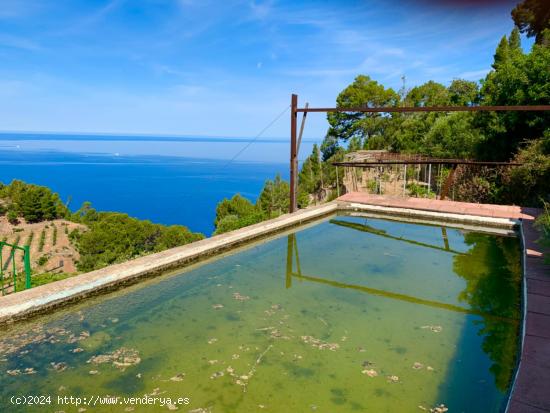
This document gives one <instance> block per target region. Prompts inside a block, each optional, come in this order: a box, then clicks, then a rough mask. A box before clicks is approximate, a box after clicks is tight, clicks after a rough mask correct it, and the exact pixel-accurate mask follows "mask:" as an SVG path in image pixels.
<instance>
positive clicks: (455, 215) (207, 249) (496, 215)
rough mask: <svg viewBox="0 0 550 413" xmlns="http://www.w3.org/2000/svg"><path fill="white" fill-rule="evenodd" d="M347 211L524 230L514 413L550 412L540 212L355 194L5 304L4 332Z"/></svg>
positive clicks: (548, 304) (549, 324) (547, 289)
mask: <svg viewBox="0 0 550 413" xmlns="http://www.w3.org/2000/svg"><path fill="white" fill-rule="evenodd" d="M339 211H343V212H350V211H360V212H365V213H371V214H376V215H381V216H387V217H397V218H399V217H401V218H408V219H415V220H425V221H430V222H432V223H433V222H437V223H448V224H450V226H453V225H454V226H457V227H461V226H462V227H465V228H468V227H479V226H483V227H488V228H494V229H495V230H497V229H498V230H500V231H509V230H512V229H514V228H518V227H519V228H520V229H521V234H522V238H523V239H522V241H523V251H524V286H525V287H526V288H524V293H525V296H524V310H525V317H524V328H523V339H522V346H521V347H522V348H521V357H520V361H519V367H518V370H517V374H516V378H515V380H514V384H513V387H512V391H511V396H510V401H509V404H508V407H507V412H509V413H518V412H550V394H548V392H547V391H546V390H547V387H548V384H549V383H550V269H549V268H550V266H548V265H545V264H544V261H543V258H542V249H541V247H540V246H539V245H538V244H536V240H537V238H538V232H537V230H536V229H535V228H534V226H533V222H534V219H535V218H536V216H537V215H538V213H540V211H539V210H536V209H532V208H521V207H516V206H502V205H487V204H470V203H462V202H454V201H439V200H433V199H420V198H400V199H398V198H389V197H383V196H375V195H374V196H373V195H368V194H358V193H350V194H346V195H344V196H342V197H340V198H338V199H337V200H336V201H333V202H330V203H327V204H324V205H320V206H315V207H311V208H307V209H303V210H300V211H298V212H296V213H294V214H287V215H283V216H281V217H278V218H275V219H272V220H269V221H265V222H262V223H259V224H255V225H251V226H249V227H245V228H241V229H239V230H236V231H232V232H229V233H226V234H222V235H218V236H214V237H211V238H207V239H204V240H201V241H198V242H194V243H192V244H187V245H184V246H182V247H177V248H173V249H170V250H167V251H163V252H160V253H156V254H151V255H147V256H143V257H139V258H136V259H134V260H131V261H128V262H125V263H121V264H116V265H112V266H109V267H106V268H103V269H101V270H97V271H93V272H90V273H86V274H81V275H77V276H74V277H71V278H67V279H65V280H61V281H57V282H53V283H50V284H46V285H43V286H39V287H35V288H33V289H30V290H26V291H22V292H19V293H17V294H11V295H8V296H4V297H0V325H5V324H10V323H14V322H15V321H17V320H21V319H25V318H30V317H32V316H34V315H37V314H40V313H45V312H49V311H51V310H52V309H54V308H56V307H60V306H64V305H67V304H70V303H75V302H79V301H81V300H82V299H84V298H86V297H88V296H94V295H98V294H101V293H105V292H108V291H112V290H115V289H117V288H120V287H122V286H125V285H129V284H133V283H136V282H138V281H139V280H141V279H143V278H149V277H154V276H157V275H161V274H164V273H166V272H168V271H170V270H175V269H177V268H182V267H185V266H187V265H189V264H192V263H196V262H199V261H203V260H206V259H208V258H211V257H213V256H217V255H221V254H222V253H225V252H228V251H230V250H233V249H235V248H237V247H239V246H242V245H245V244H248V243H251V242H254V241H258V240H261V239H263V238H267V237H270V236H273V235H275V234H278V233H281V232H283V231H285V230H289V229H291V228H293V227H297V226H300V225H302V224H305V223H307V222H311V221H315V220H318V219H321V218H323V217H326V216H329V215H332V214H335V213H337V212H339Z"/></svg>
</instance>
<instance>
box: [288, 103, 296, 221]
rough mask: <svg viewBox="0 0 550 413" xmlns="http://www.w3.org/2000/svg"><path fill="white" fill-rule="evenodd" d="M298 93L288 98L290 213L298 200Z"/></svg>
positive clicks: (294, 208) (293, 210)
mask: <svg viewBox="0 0 550 413" xmlns="http://www.w3.org/2000/svg"><path fill="white" fill-rule="evenodd" d="M297 108H298V95H295V94H292V97H291V99H290V207H289V212H290V213H291V214H292V213H293V212H296V210H297V209H298V200H297V196H296V192H297V191H296V181H297V178H298V176H297V174H298V153H297V149H298V145H297V143H298V142H297V140H296V138H297V133H296V132H297V128H296V126H297V125H296V124H297V116H298V112H297V111H296V109H297Z"/></svg>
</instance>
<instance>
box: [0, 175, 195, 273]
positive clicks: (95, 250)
mask: <svg viewBox="0 0 550 413" xmlns="http://www.w3.org/2000/svg"><path fill="white" fill-rule="evenodd" d="M0 202H1V206H2V210H1V211H0V213H1V214H6V215H7V217H8V219H9V220H10V222H11V223H12V224H14V225H17V224H19V222H20V220H21V218H23V219H24V220H25V221H26V222H29V223H34V222H42V221H47V220H52V219H58V218H64V219H67V220H70V221H73V222H78V223H81V224H84V225H85V226H86V228H87V229H86V230H83V231H74V232H73V233H71V234H70V238H71V240H72V241H73V243H74V244H75V246H76V248H77V250H78V252H79V254H80V260H79V262H78V263H77V267H78V270H80V271H91V270H95V269H98V268H102V267H104V266H106V265H109V264H113V263H116V262H122V261H126V260H129V259H131V258H134V257H137V256H140V255H144V254H148V253H152V252H158V251H162V250H165V249H167V248H172V247H176V246H179V245H184V244H187V243H189V242H193V241H196V240H199V239H202V238H204V235H202V234H199V233H192V232H190V231H189V229H187V228H186V227H184V226H180V225H172V226H165V225H160V224H153V223H152V222H150V221H142V220H139V219H136V218H132V217H129V216H128V215H126V214H121V213H117V212H98V211H96V210H95V209H94V208H92V207H91V204H90V203H88V202H86V203H84V205H83V206H82V208H81V209H79V210H78V211H77V212H76V213H71V211H70V210H69V209H68V208H67V207H66V205H64V204H63V203H62V202H61V200H60V198H59V195H58V194H56V193H53V192H52V191H51V190H50V189H49V188H47V187H44V186H38V185H33V184H27V183H25V182H22V181H16V180H14V181H13V182H12V183H10V184H9V185H4V184H2V183H0ZM56 238H57V227H54V233H53V239H52V242H53V243H54V244H55V242H56ZM45 242H46V231H45V230H43V231H42V232H41V234H40V243H39V247H38V249H39V252H42V250H43V249H44V245H45ZM40 260H41V261H42V264H44V263H45V261H44V260H47V257H46V258H44V257H41V258H40ZM50 278H51V277H45V278H44V280H48V279H50ZM53 278H55V277H53ZM53 278H52V279H53Z"/></svg>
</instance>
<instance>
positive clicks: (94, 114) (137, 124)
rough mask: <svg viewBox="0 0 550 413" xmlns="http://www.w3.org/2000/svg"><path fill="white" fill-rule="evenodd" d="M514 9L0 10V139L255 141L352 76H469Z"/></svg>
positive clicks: (505, 5)
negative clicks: (125, 136)
mask: <svg viewBox="0 0 550 413" xmlns="http://www.w3.org/2000/svg"><path fill="white" fill-rule="evenodd" d="M476 3H477V6H473V5H472V4H476ZM480 3H482V4H484V5H483V6H480V5H479V4H480ZM514 3H515V2H514V1H506V0H503V1H498V0H493V1H481V2H475V1H462V2H461V1H458V0H455V1H451V0H445V1H441V0H440V1H435V0H434V1H428V0H423V1H420V0H419V1H413V0H407V1H405V0H404V1H381V0H378V1H366V0H365V1H344V0H341V1H333V2H325V1H288V0H280V1H275V0H273V1H269V0H268V1H248V0H246V1H232V0H226V1H209V0H70V1H69V0H2V5H1V7H0V130H4V131H60V132H102V133H139V134H170V135H218V136H254V135H255V134H256V133H258V132H259V131H260V130H261V129H262V128H263V127H264V126H265V125H266V124H267V123H269V122H270V121H271V120H272V119H273V118H274V117H275V116H276V115H277V114H278V113H280V112H281V111H282V110H283V109H284V108H285V107H286V106H288V103H289V99H290V93H291V92H296V93H298V94H299V95H300V99H301V101H302V103H303V102H304V101H306V100H307V101H309V102H310V105H312V106H333V105H334V102H335V98H336V96H337V94H338V93H339V92H340V91H341V90H342V89H343V88H344V87H345V86H346V85H348V84H349V83H350V82H351V81H353V78H354V77H355V76H356V75H358V74H367V75H370V76H371V77H373V78H374V79H376V80H378V81H379V82H381V83H383V84H384V85H386V86H391V87H393V88H395V89H398V88H399V87H400V86H401V76H402V75H405V76H406V79H407V80H406V82H407V87H412V86H414V85H418V84H421V83H423V82H425V81H427V80H430V79H432V80H436V81H440V82H442V83H444V84H448V83H449V82H450V81H451V80H452V79H453V78H457V77H460V78H465V79H471V80H479V79H480V78H482V77H484V75H485V73H486V72H487V71H488V70H489V68H490V65H491V63H492V57H493V53H494V50H495V47H496V45H497V43H498V41H499V39H500V37H501V36H502V35H504V34H508V33H509V32H510V30H511V29H512V28H513V23H512V20H511V18H510V10H511V9H512V8H513V6H514ZM531 44H532V41H530V40H529V41H526V40H525V39H524V48H528V47H530V45H531ZM288 124H289V122H288V116H287V115H285V116H284V117H283V118H281V120H280V121H279V122H277V123H276V124H275V125H273V127H272V128H270V129H269V130H268V131H267V132H266V136H275V137H285V136H288V128H289V126H288ZM326 127H327V124H326V120H325V116H324V115H322V114H316V115H311V116H310V117H309V119H308V124H307V127H306V132H305V138H310V139H320V138H322V136H323V135H324V133H325V131H326Z"/></svg>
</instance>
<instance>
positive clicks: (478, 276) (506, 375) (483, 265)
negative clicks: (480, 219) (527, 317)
mask: <svg viewBox="0 0 550 413" xmlns="http://www.w3.org/2000/svg"><path fill="white" fill-rule="evenodd" d="M464 240H465V242H466V244H468V245H469V246H471V248H470V250H469V251H468V254H467V255H462V256H457V257H455V258H454V271H455V272H456V273H457V274H458V275H460V276H461V277H462V278H464V279H465V280H466V289H465V290H464V291H462V292H461V293H460V296H459V298H460V300H461V301H464V302H467V303H468V304H469V306H470V307H471V308H473V309H475V310H477V311H479V312H481V313H485V314H491V315H495V314H498V315H500V316H503V317H517V315H518V313H519V302H520V300H519V297H520V293H521V257H520V251H519V249H518V248H517V240H515V239H512V238H504V237H500V238H496V237H487V236H484V235H482V234H476V233H469V234H466V235H465V237H464ZM480 325H481V328H480V331H479V334H480V335H483V336H484V339H483V351H485V352H486V353H487V355H488V356H489V357H490V358H491V360H492V362H493V365H492V366H491V372H492V373H493V375H494V376H495V384H496V385H497V387H498V388H499V389H500V390H502V391H505V390H506V389H508V386H509V385H510V381H511V379H512V374H513V372H514V367H515V365H516V358H517V351H516V349H517V345H518V328H517V325H515V324H509V323H501V322H498V321H496V320H495V319H494V318H491V317H487V316H484V317H483V318H482V321H481V322H480Z"/></svg>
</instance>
